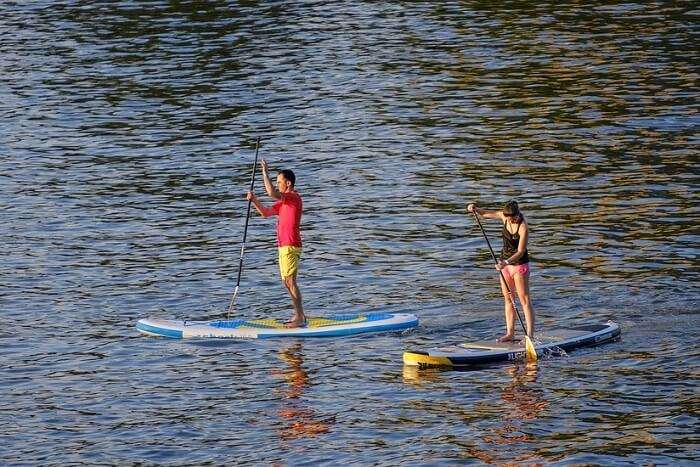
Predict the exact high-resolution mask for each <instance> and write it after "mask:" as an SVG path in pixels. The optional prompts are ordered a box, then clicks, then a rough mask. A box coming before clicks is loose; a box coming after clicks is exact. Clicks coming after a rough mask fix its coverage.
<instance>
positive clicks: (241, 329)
mask: <svg viewBox="0 0 700 467" xmlns="http://www.w3.org/2000/svg"><path fill="white" fill-rule="evenodd" d="M416 326H418V318H417V317H416V316H415V315H412V314H409V313H383V312H371V313H359V314H346V315H335V316H332V315H331V316H318V317H311V318H307V325H306V326H304V327H299V328H285V327H284V322H283V321H278V320H276V319H272V318H269V319H254V320H243V319H233V320H216V321H177V320H170V319H158V318H145V319H140V320H139V321H138V322H137V323H136V329H137V330H139V331H140V332H142V333H143V334H147V335H150V336H158V337H171V338H174V339H186V338H209V337H214V338H224V339H225V338H249V339H266V338H271V337H336V336H348V335H352V334H360V333H365V332H381V331H400V330H403V329H410V328H414V327H416Z"/></svg>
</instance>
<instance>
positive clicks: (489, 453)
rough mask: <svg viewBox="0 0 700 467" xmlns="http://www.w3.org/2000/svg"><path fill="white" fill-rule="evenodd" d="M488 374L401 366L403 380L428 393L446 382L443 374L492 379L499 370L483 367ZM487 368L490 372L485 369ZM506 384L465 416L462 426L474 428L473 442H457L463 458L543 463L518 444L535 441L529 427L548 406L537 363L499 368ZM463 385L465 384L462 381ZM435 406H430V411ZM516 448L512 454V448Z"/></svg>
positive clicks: (542, 459) (498, 461)
mask: <svg viewBox="0 0 700 467" xmlns="http://www.w3.org/2000/svg"><path fill="white" fill-rule="evenodd" d="M485 368H487V371H482V370H473V369H472V370H465V371H455V370H454V369H440V368H431V369H426V370H420V369H418V367H416V366H409V365H404V367H403V381H404V383H407V384H410V385H417V386H419V387H422V388H423V389H427V390H435V391H437V392H439V388H440V386H441V385H442V383H444V381H445V375H447V374H452V375H457V377H458V378H459V376H460V375H464V376H465V378H467V377H469V376H473V375H478V376H477V377H483V378H492V377H493V375H491V374H490V373H500V371H501V370H499V369H498V367H496V366H493V367H485ZM488 368H490V370H488ZM502 371H504V373H505V375H506V376H507V382H506V384H505V385H504V386H502V387H501V388H500V389H498V391H497V392H498V396H499V397H498V398H495V399H492V400H491V401H490V402H488V401H481V402H480V403H479V404H478V406H475V407H474V411H473V412H472V413H470V414H468V415H466V416H465V418H466V420H465V423H470V424H472V426H473V430H472V434H473V436H474V439H472V440H471V441H470V442H466V443H465V442H461V441H460V442H459V445H460V450H461V452H462V455H463V456H464V457H466V458H475V459H479V460H480V461H482V462H485V463H488V464H499V465H501V464H503V463H505V464H506V465H507V464H508V463H510V462H518V463H519V462H526V463H528V465H532V464H535V465H539V464H540V463H545V462H546V459H545V458H542V457H541V456H539V455H537V454H536V453H534V452H533V450H534V449H528V448H527V447H524V448H523V445H522V444H521V443H525V444H527V443H533V442H536V441H537V439H536V435H534V434H533V430H532V429H531V428H532V427H531V424H532V423H533V422H535V421H536V420H537V419H538V417H539V416H540V414H541V413H542V412H543V411H546V410H547V408H548V406H549V404H548V402H547V400H546V398H545V392H544V391H543V390H542V388H541V387H540V386H539V384H540V383H539V382H538V363H537V362H521V363H517V364H512V365H506V366H504V367H502ZM464 384H465V385H467V384H468V383H467V382H465V383H464ZM433 409H434V407H432V406H431V410H433ZM514 447H515V448H518V450H517V452H519V453H520V454H518V453H514V452H513V451H512V448H514Z"/></svg>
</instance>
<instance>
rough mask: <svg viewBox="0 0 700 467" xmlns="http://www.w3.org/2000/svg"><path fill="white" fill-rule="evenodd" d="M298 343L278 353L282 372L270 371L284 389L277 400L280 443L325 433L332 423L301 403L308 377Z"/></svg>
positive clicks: (308, 384) (308, 405) (329, 419)
mask: <svg viewBox="0 0 700 467" xmlns="http://www.w3.org/2000/svg"><path fill="white" fill-rule="evenodd" d="M302 350H303V348H302V344H301V342H299V343H296V344H294V345H292V346H290V347H288V348H285V349H283V350H280V352H279V358H280V360H282V361H283V362H284V363H285V364H286V365H287V368H286V369H282V370H275V371H272V374H273V375H275V376H278V377H282V378H283V379H284V381H285V387H284V390H283V394H282V397H281V400H280V408H279V410H278V416H279V417H280V420H282V422H283V424H282V426H280V428H279V429H278V436H279V438H280V439H282V440H294V439H298V438H310V437H315V436H319V435H321V434H325V433H328V432H329V431H330V426H331V424H332V423H333V419H332V417H330V418H322V417H320V416H319V415H318V414H317V413H316V411H315V410H314V409H313V408H312V406H311V404H310V403H308V402H305V400H306V398H305V397H304V392H305V390H306V389H307V388H308V387H309V386H310V382H309V374H308V372H307V371H306V369H304V367H303V364H304V360H303V354H302Z"/></svg>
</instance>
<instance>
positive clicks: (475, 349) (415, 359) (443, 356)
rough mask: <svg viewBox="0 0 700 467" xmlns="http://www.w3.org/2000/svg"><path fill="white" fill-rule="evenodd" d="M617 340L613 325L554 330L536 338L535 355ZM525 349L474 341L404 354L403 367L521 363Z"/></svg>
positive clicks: (497, 343)
mask: <svg viewBox="0 0 700 467" xmlns="http://www.w3.org/2000/svg"><path fill="white" fill-rule="evenodd" d="M619 337H620V326H619V325H618V324H616V323H613V322H608V323H606V324H597V325H591V326H581V327H575V328H570V329H554V330H552V331H547V332H542V333H540V334H537V335H536V336H535V342H534V344H535V350H536V351H537V356H538V357H539V356H542V355H543V354H545V353H546V352H549V351H556V350H558V349H561V350H564V351H569V350H572V349H577V348H579V347H590V346H594V345H599V344H604V343H606V342H612V341H614V340H617V339H618V338H619ZM524 358H525V347H524V345H523V344H519V343H513V342H509V343H500V342H496V341H477V342H467V343H465V344H458V345H452V346H449V347H439V348H432V349H427V350H413V351H408V352H404V354H403V362H404V364H405V365H412V366H418V367H421V368H428V367H441V366H443V367H444V366H448V367H467V366H472V365H483V364H487V363H495V362H503V361H508V360H523V359H524Z"/></svg>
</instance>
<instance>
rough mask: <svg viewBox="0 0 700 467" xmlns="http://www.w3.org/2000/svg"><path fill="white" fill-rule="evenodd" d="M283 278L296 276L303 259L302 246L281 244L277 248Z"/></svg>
mask: <svg viewBox="0 0 700 467" xmlns="http://www.w3.org/2000/svg"><path fill="white" fill-rule="evenodd" d="M277 253H278V255H279V263H280V275H281V276H282V279H284V278H285V277H289V276H296V275H297V272H298V271H299V261H300V260H301V248H300V247H298V246H281V247H279V248H278V249H277Z"/></svg>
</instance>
